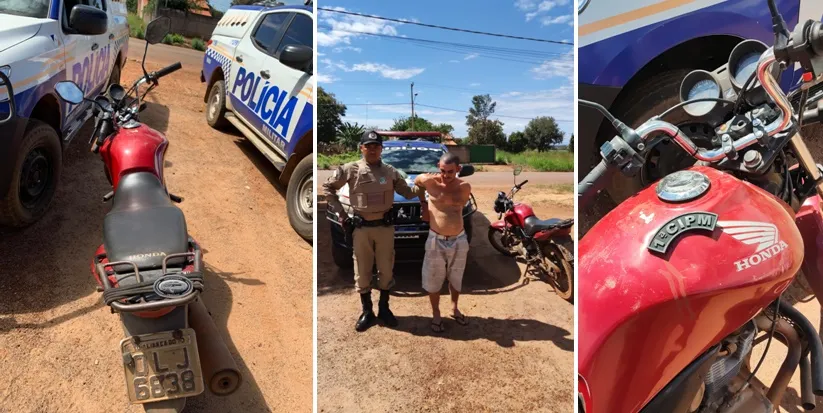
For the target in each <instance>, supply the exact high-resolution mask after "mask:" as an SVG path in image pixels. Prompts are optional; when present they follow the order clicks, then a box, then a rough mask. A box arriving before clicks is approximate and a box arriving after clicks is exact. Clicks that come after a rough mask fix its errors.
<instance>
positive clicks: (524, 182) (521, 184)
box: [515, 179, 529, 189]
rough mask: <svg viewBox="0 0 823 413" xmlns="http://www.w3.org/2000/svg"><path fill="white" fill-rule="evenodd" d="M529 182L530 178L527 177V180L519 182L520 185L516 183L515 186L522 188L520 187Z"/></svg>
mask: <svg viewBox="0 0 823 413" xmlns="http://www.w3.org/2000/svg"><path fill="white" fill-rule="evenodd" d="M527 183H529V180H528V179H527V180H525V181H523V182H521V183H519V184H518V185H515V186H516V187H517V189H520V188H522V187H523V185H526V184H527Z"/></svg>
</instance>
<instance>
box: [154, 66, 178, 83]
mask: <svg viewBox="0 0 823 413" xmlns="http://www.w3.org/2000/svg"><path fill="white" fill-rule="evenodd" d="M182 68H183V65H182V64H180V62H177V63H175V64H173V65H171V66H167V67H164V68H162V69H160V70H158V71H157V72H155V73H154V78H155V79H160V78H161V77H163V76H166V75H170V74H172V73H174V72H176V71H178V70H180V69H182Z"/></svg>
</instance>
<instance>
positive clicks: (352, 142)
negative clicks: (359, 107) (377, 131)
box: [338, 122, 366, 149]
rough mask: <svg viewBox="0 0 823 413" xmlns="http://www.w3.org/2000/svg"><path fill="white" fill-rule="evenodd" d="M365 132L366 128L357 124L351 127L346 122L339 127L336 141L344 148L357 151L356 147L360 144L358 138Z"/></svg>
mask: <svg viewBox="0 0 823 413" xmlns="http://www.w3.org/2000/svg"><path fill="white" fill-rule="evenodd" d="M365 131H366V128H365V127H363V125H361V124H359V123H357V122H355V123H354V124H353V125H352V124H351V123H349V122H346V123H344V124H343V125H341V126H340V130H339V135H338V141H340V143H341V144H343V145H345V146H346V148H350V149H357V145H358V144H359V143H360V136H361V135H363V132H365Z"/></svg>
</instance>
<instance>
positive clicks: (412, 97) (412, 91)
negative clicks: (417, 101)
mask: <svg viewBox="0 0 823 413" xmlns="http://www.w3.org/2000/svg"><path fill="white" fill-rule="evenodd" d="M411 103H412V117H411V130H412V131H414V82H411Z"/></svg>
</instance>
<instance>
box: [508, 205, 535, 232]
mask: <svg viewBox="0 0 823 413" xmlns="http://www.w3.org/2000/svg"><path fill="white" fill-rule="evenodd" d="M513 211H514V213H513V214H506V218H505V219H506V222H508V223H509V225H512V226H515V227H521V228H522V227H525V226H526V218H528V217H530V216H532V215H534V210H533V209H532V207H530V206H528V205H526V204H514V209H513Z"/></svg>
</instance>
